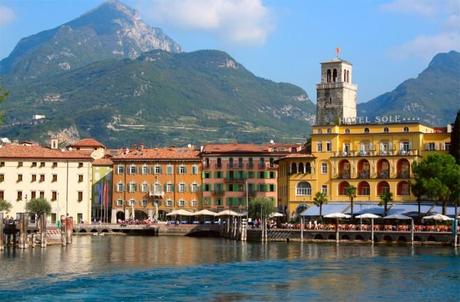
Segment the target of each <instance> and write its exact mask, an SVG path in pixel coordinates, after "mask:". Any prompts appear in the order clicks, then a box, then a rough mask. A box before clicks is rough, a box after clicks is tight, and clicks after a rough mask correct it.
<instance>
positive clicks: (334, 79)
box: [332, 68, 337, 82]
mask: <svg viewBox="0 0 460 302" xmlns="http://www.w3.org/2000/svg"><path fill="white" fill-rule="evenodd" d="M332 82H337V69H335V68H334V70H333V71H332Z"/></svg>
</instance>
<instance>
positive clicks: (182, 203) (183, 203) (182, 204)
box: [179, 199, 185, 207]
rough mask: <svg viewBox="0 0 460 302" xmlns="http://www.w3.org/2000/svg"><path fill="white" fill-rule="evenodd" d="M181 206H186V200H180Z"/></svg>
mask: <svg viewBox="0 0 460 302" xmlns="http://www.w3.org/2000/svg"><path fill="white" fill-rule="evenodd" d="M179 207H185V200H182V199H181V200H179Z"/></svg>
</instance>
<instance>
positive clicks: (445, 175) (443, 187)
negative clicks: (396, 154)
mask: <svg viewBox="0 0 460 302" xmlns="http://www.w3.org/2000/svg"><path fill="white" fill-rule="evenodd" d="M413 171H414V175H415V183H414V184H413V185H412V187H413V188H414V187H415V188H416V189H417V194H418V195H420V196H422V195H423V196H426V197H427V198H429V199H431V200H433V201H435V202H436V201H440V202H442V213H443V214H445V213H446V207H447V203H448V202H453V203H457V202H458V200H459V199H460V166H459V165H457V164H456V162H455V158H454V157H453V156H452V155H449V154H439V153H435V154H429V155H428V156H427V157H425V158H424V159H423V160H422V161H420V162H419V163H415V164H414V167H413Z"/></svg>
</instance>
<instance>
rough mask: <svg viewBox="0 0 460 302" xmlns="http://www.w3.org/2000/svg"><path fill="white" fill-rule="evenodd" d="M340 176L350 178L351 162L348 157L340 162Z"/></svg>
mask: <svg viewBox="0 0 460 302" xmlns="http://www.w3.org/2000/svg"><path fill="white" fill-rule="evenodd" d="M339 177H340V178H342V179H348V178H350V162H349V161H348V160H346V159H344V160H341V161H340V163H339Z"/></svg>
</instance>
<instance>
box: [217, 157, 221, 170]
mask: <svg viewBox="0 0 460 302" xmlns="http://www.w3.org/2000/svg"><path fill="white" fill-rule="evenodd" d="M217 168H222V158H220V157H218V158H217Z"/></svg>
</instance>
